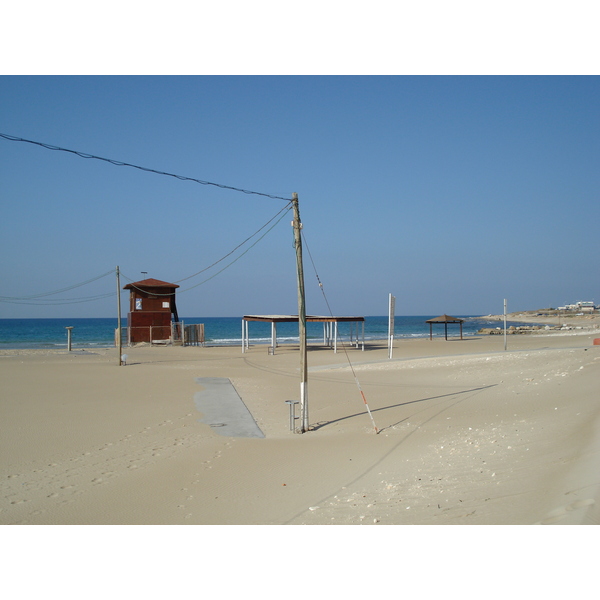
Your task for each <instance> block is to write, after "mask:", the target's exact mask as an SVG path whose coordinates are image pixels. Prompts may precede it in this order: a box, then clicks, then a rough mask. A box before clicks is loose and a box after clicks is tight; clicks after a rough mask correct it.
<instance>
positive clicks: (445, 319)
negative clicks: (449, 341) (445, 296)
mask: <svg viewBox="0 0 600 600" xmlns="http://www.w3.org/2000/svg"><path fill="white" fill-rule="evenodd" d="M463 322H464V319H458V318H456V317H450V316H449V315H445V314H444V315H441V316H439V317H435V318H434V319H428V320H427V321H425V323H463Z"/></svg>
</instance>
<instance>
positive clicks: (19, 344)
mask: <svg viewBox="0 0 600 600" xmlns="http://www.w3.org/2000/svg"><path fill="white" fill-rule="evenodd" d="M435 316H437V315H430V316H406V317H401V316H396V317H395V319H394V339H395V340H398V339H414V338H425V337H429V324H427V323H426V322H425V321H427V319H432V318H434V317H435ZM459 318H461V319H465V321H464V323H463V336H464V337H468V336H473V335H475V334H476V333H477V331H478V330H479V329H480V328H482V327H498V326H502V325H503V324H502V323H499V322H498V321H492V320H489V319H486V318H485V317H472V316H464V315H462V316H459ZM180 320H181V321H183V322H184V324H186V325H192V324H195V323H204V332H205V338H206V345H207V346H235V345H240V346H241V343H242V324H241V323H242V319H241V317H190V318H181V319H180ZM121 324H122V326H123V327H125V326H126V324H127V322H126V319H123V321H122V323H121ZM509 325H522V323H509ZM66 327H72V328H73V329H72V330H71V331H72V333H71V347H72V348H73V349H77V348H79V349H83V348H85V349H92V348H111V347H114V345H115V329H116V328H117V319H116V318H109V319H0V350H2V349H52V348H55V349H61V348H66V347H67V330H66ZM248 331H249V337H250V343H251V344H270V343H271V325H270V323H261V322H256V321H252V322H250V323H249V327H248ZM459 332H460V328H459V326H458V325H453V324H449V325H448V337H451V336H452V337H456V336H458V335H459ZM351 334H352V335H353V337H354V338H356V324H354V329H353V330H352V331H351V330H350V324H349V323H339V325H338V339H339V340H342V341H346V340H349V339H350V335H351ZM364 335H365V338H364V339H365V342H368V341H369V340H383V339H387V336H388V317H387V316H383V317H365V333H364ZM433 335H434V336H440V335H442V336H443V335H444V327H443V326H442V325H434V326H433ZM306 336H307V342H308V344H311V343H315V344H317V343H319V342H322V341H323V324H322V323H307V326H306ZM359 338H360V339H362V327H361V326H360V325H359ZM277 343H278V344H286V343H287V344H297V343H298V324H297V323H278V324H277Z"/></svg>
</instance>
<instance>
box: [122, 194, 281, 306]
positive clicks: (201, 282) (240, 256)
mask: <svg viewBox="0 0 600 600" xmlns="http://www.w3.org/2000/svg"><path fill="white" fill-rule="evenodd" d="M288 208H289V206H286V207H285V209H283V210H281V211H279V213H283V214H282V215H281V216H280V217H279V219H277V221H276V222H275V223H273V225H271V227H269V229H267V231H265V232H264V233H263V235H261V236H260V237H259V238H258V239H257V240H256V241H255V242H254V243H253V244H252V245H251V246H249V247H248V248H246V250H244V252H242V253H241V254H240V255H239V256H238V257H236V258H235V259H234V260H232V261H231V262H230V263H228V264H227V265H225V266H224V267H223V268H222V269H221V270H219V271H217V272H216V273H215V274H214V275H211V276H210V277H208V278H206V279H204V280H203V281H200V282H199V283H197V284H195V285H192V286H190V287H189V288H185V289H183V290H179V291H178V292H177V294H183V293H184V292H188V291H190V290H193V289H194V288H197V287H198V286H200V285H202V284H204V283H206V282H207V281H210V280H211V279H214V278H215V277H216V276H217V275H219V274H220V273H222V272H223V271H225V270H226V269H228V268H229V267H231V266H232V265H233V264H234V263H236V262H237V261H238V260H239V259H240V258H242V256H244V255H245V254H247V253H248V252H249V251H250V250H251V249H252V248H254V246H256V244H258V242H260V241H261V240H262V239H263V238H264V237H265V236H266V235H267V234H268V233H269V232H270V231H271V230H272V229H274V228H275V227H276V226H277V225H278V224H279V222H280V221H281V220H282V219H283V217H285V210H287V209H288ZM279 213H277V215H279ZM277 215H275V217H277ZM275 217H273V218H275ZM271 221H273V219H271V220H270V221H268V222H267V223H266V224H265V225H263V226H262V227H261V228H260V229H259V230H258V231H257V232H256V233H258V232H259V231H261V230H262V229H264V228H265V227H266V225H268V224H269V223H270V222H271ZM256 233H253V234H252V235H251V236H250V238H248V239H251V238H252V237H254V236H255V235H256ZM248 239H247V240H245V241H244V242H242V244H239V245H238V246H237V248H235V249H234V250H232V252H230V253H229V254H227V255H226V256H224V257H223V258H221V259H219V260H218V261H217V262H215V263H213V264H212V265H211V266H210V267H207V268H206V269H203V270H202V271H199V272H198V273H196V275H199V274H200V273H202V272H203V271H206V270H207V269H209V268H211V267H213V266H214V265H216V264H217V263H219V262H221V261H222V260H224V259H225V258H227V256H230V255H231V254H232V253H233V252H234V251H235V250H237V249H238V248H240V246H242V245H243V244H245V243H246V242H247V241H248ZM121 275H122V276H123V278H124V279H126V280H127V281H129V282H131V283H130V286H131V287H132V288H133V289H136V290H138V291H145V290H142V289H141V288H139V287H138V286H136V285H134V281H133V279H131V278H130V277H127V275H124V274H123V272H122V271H121ZM190 277H195V275H190ZM190 277H186V278H185V279H189V278H190ZM179 281H184V280H183V279H180V280H179ZM153 295H154V296H165V297H167V296H173V295H174V293H169V294H160V293H156V292H154V293H153Z"/></svg>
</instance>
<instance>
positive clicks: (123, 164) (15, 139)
mask: <svg viewBox="0 0 600 600" xmlns="http://www.w3.org/2000/svg"><path fill="white" fill-rule="evenodd" d="M0 137H1V138H4V139H5V140H8V141H10V142H25V143H27V144H34V145H36V146H41V147H42V148H46V149H47V150H57V151H60V152H69V153H71V154H75V155H77V156H80V157H81V158H92V159H95V160H102V161H104V162H107V163H110V164H112V165H115V166H117V167H131V168H132V169H139V170H140V171H146V172H148V173H155V174H157V175H166V176H167V177H174V178H175V179H180V180H182V181H192V182H194V183H199V184H201V185H212V186H215V187H218V188H222V189H226V190H233V191H234V192H242V193H244V194H253V195H255V196H264V197H265V198H273V199H274V200H284V201H285V202H289V201H290V199H289V198H283V197H282V196H275V195H274V194H265V193H263V192H254V191H252V190H245V189H243V188H237V187H233V186H230V185H223V184H222V183H213V182H212V181H204V180H202V179H196V178H194V177H186V176H185V175H176V174H174V173H167V172H166V171H158V170H157V169H150V168H148V167H140V166H139V165H133V164H131V163H126V162H122V161H120V160H114V159H112V158H103V157H102V156H94V155H93V154H88V153H86V152H80V151H79V150H69V149H68V148H61V147H60V146H54V145H52V144H46V143H44V142H36V141H34V140H26V139H24V138H20V137H17V136H14V135H8V134H6V133H0Z"/></svg>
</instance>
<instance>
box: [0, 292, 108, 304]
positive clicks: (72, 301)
mask: <svg viewBox="0 0 600 600" xmlns="http://www.w3.org/2000/svg"><path fill="white" fill-rule="evenodd" d="M116 295H117V293H116V292H111V293H109V294H100V295H98V296H87V297H82V298H65V299H60V298H52V299H46V300H5V299H3V298H0V302H5V303H6V304H28V305H31V306H61V305H63V304H81V303H83V302H95V301H96V300H102V299H103V298H110V297H111V296H116Z"/></svg>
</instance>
